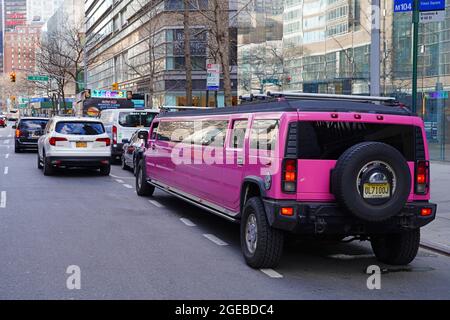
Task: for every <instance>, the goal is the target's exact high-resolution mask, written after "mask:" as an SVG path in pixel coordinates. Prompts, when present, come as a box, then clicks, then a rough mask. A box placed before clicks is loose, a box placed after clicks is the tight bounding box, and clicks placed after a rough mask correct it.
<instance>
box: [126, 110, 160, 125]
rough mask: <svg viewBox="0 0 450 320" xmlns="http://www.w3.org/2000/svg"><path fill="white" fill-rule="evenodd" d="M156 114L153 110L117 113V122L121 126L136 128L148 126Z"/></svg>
mask: <svg viewBox="0 0 450 320" xmlns="http://www.w3.org/2000/svg"><path fill="white" fill-rule="evenodd" d="M155 116H156V114H155V113H153V112H140V111H129V112H120V113H119V124H120V125H121V126H122V127H128V128H136V127H145V128H150V126H151V124H152V121H153V119H154V118H155Z"/></svg>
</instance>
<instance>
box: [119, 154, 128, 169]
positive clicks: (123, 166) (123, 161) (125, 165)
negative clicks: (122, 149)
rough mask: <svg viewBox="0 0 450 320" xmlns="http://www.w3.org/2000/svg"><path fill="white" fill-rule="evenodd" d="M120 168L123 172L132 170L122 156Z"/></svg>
mask: <svg viewBox="0 0 450 320" xmlns="http://www.w3.org/2000/svg"><path fill="white" fill-rule="evenodd" d="M120 163H121V165H120V167H121V168H122V170H130V167H129V166H127V164H126V162H125V157H124V156H123V155H122V157H120Z"/></svg>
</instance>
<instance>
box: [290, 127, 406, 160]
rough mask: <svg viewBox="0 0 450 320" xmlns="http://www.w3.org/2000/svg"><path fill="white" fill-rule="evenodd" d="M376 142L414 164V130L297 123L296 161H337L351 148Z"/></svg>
mask: <svg viewBox="0 0 450 320" xmlns="http://www.w3.org/2000/svg"><path fill="white" fill-rule="evenodd" d="M366 141H377V142H383V143H386V144H388V145H390V146H392V147H394V148H396V149H397V150H398V151H400V152H401V153H402V154H403V156H404V157H405V158H406V159H407V160H410V161H412V160H414V127H413V126H408V125H390V124H375V123H361V122H331V121H315V122H303V121H301V122H299V125H298V157H299V158H300V159H329V160H337V159H338V158H339V157H340V156H341V155H342V154H343V153H344V152H345V151H346V150H347V149H348V148H350V147H351V146H354V145H355V144H358V143H361V142H366Z"/></svg>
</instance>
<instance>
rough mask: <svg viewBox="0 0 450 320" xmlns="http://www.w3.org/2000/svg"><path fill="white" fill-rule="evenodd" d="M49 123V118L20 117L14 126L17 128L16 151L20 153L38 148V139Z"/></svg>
mask: <svg viewBox="0 0 450 320" xmlns="http://www.w3.org/2000/svg"><path fill="white" fill-rule="evenodd" d="M47 123H48V119H47V118H34V117H26V118H25V117H24V118H20V119H19V120H18V121H17V122H16V124H15V125H14V126H13V128H14V129H16V135H15V138H14V142H15V143H14V147H15V149H14V152H16V153H19V152H22V151H23V150H25V149H33V150H37V143H38V139H39V137H40V136H41V135H43V134H44V130H45V127H46V126H47Z"/></svg>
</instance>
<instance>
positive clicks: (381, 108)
mask: <svg viewBox="0 0 450 320" xmlns="http://www.w3.org/2000/svg"><path fill="white" fill-rule="evenodd" d="M261 99H262V98H261V97H260V98H259V99H256V101H254V100H255V99H252V98H250V99H247V100H251V101H248V103H246V104H243V105H241V106H239V107H229V108H220V109H208V110H189V111H180V112H163V113H161V114H160V115H159V116H158V117H157V118H156V119H155V120H154V122H153V124H152V127H151V128H150V131H149V133H148V136H147V134H146V133H145V132H144V133H143V136H142V138H143V139H146V140H147V148H146V151H145V153H144V156H143V158H142V159H141V160H140V162H139V164H138V169H137V175H136V176H137V177H136V189H137V193H138V195H140V196H150V195H152V194H153V192H154V190H155V188H159V189H161V190H163V191H166V192H168V193H170V194H172V195H174V196H176V197H179V198H181V199H184V200H186V201H187V202H189V203H191V204H194V205H196V206H198V207H201V208H203V209H205V210H207V211H209V212H211V213H213V214H216V215H219V216H221V217H223V218H225V219H228V220H231V221H234V222H238V223H240V226H241V228H240V237H241V247H242V252H243V255H244V258H245V261H246V262H247V264H248V265H249V266H251V267H253V268H270V267H274V266H276V265H277V264H278V263H279V261H280V258H281V255H282V250H283V242H284V238H285V235H286V233H292V234H296V235H307V236H308V237H311V236H313V237H317V239H324V238H325V239H334V240H343V239H344V238H347V237H352V239H355V240H370V241H371V245H372V248H373V251H374V253H375V256H376V257H377V259H378V260H380V261H381V262H384V263H387V264H393V265H404V264H408V263H410V262H411V261H412V260H413V259H414V258H415V257H416V255H417V251H418V248H419V242H420V228H421V227H423V226H425V225H426V224H428V223H430V222H431V221H433V220H434V218H435V215H436V205H435V204H432V203H430V202H429V199H430V174H429V172H430V166H429V154H428V146H427V142H426V138H425V137H426V136H425V131H424V125H423V121H422V120H421V119H420V118H419V117H417V116H416V115H415V114H413V113H412V112H411V111H410V110H409V109H407V108H406V107H404V106H402V105H401V104H399V103H397V102H396V101H395V100H394V99H393V98H383V97H364V96H338V95H317V94H294V93H290V94H289V93H283V94H282V93H273V94H269V95H268V96H266V97H265V99H264V101H262V100H261Z"/></svg>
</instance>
